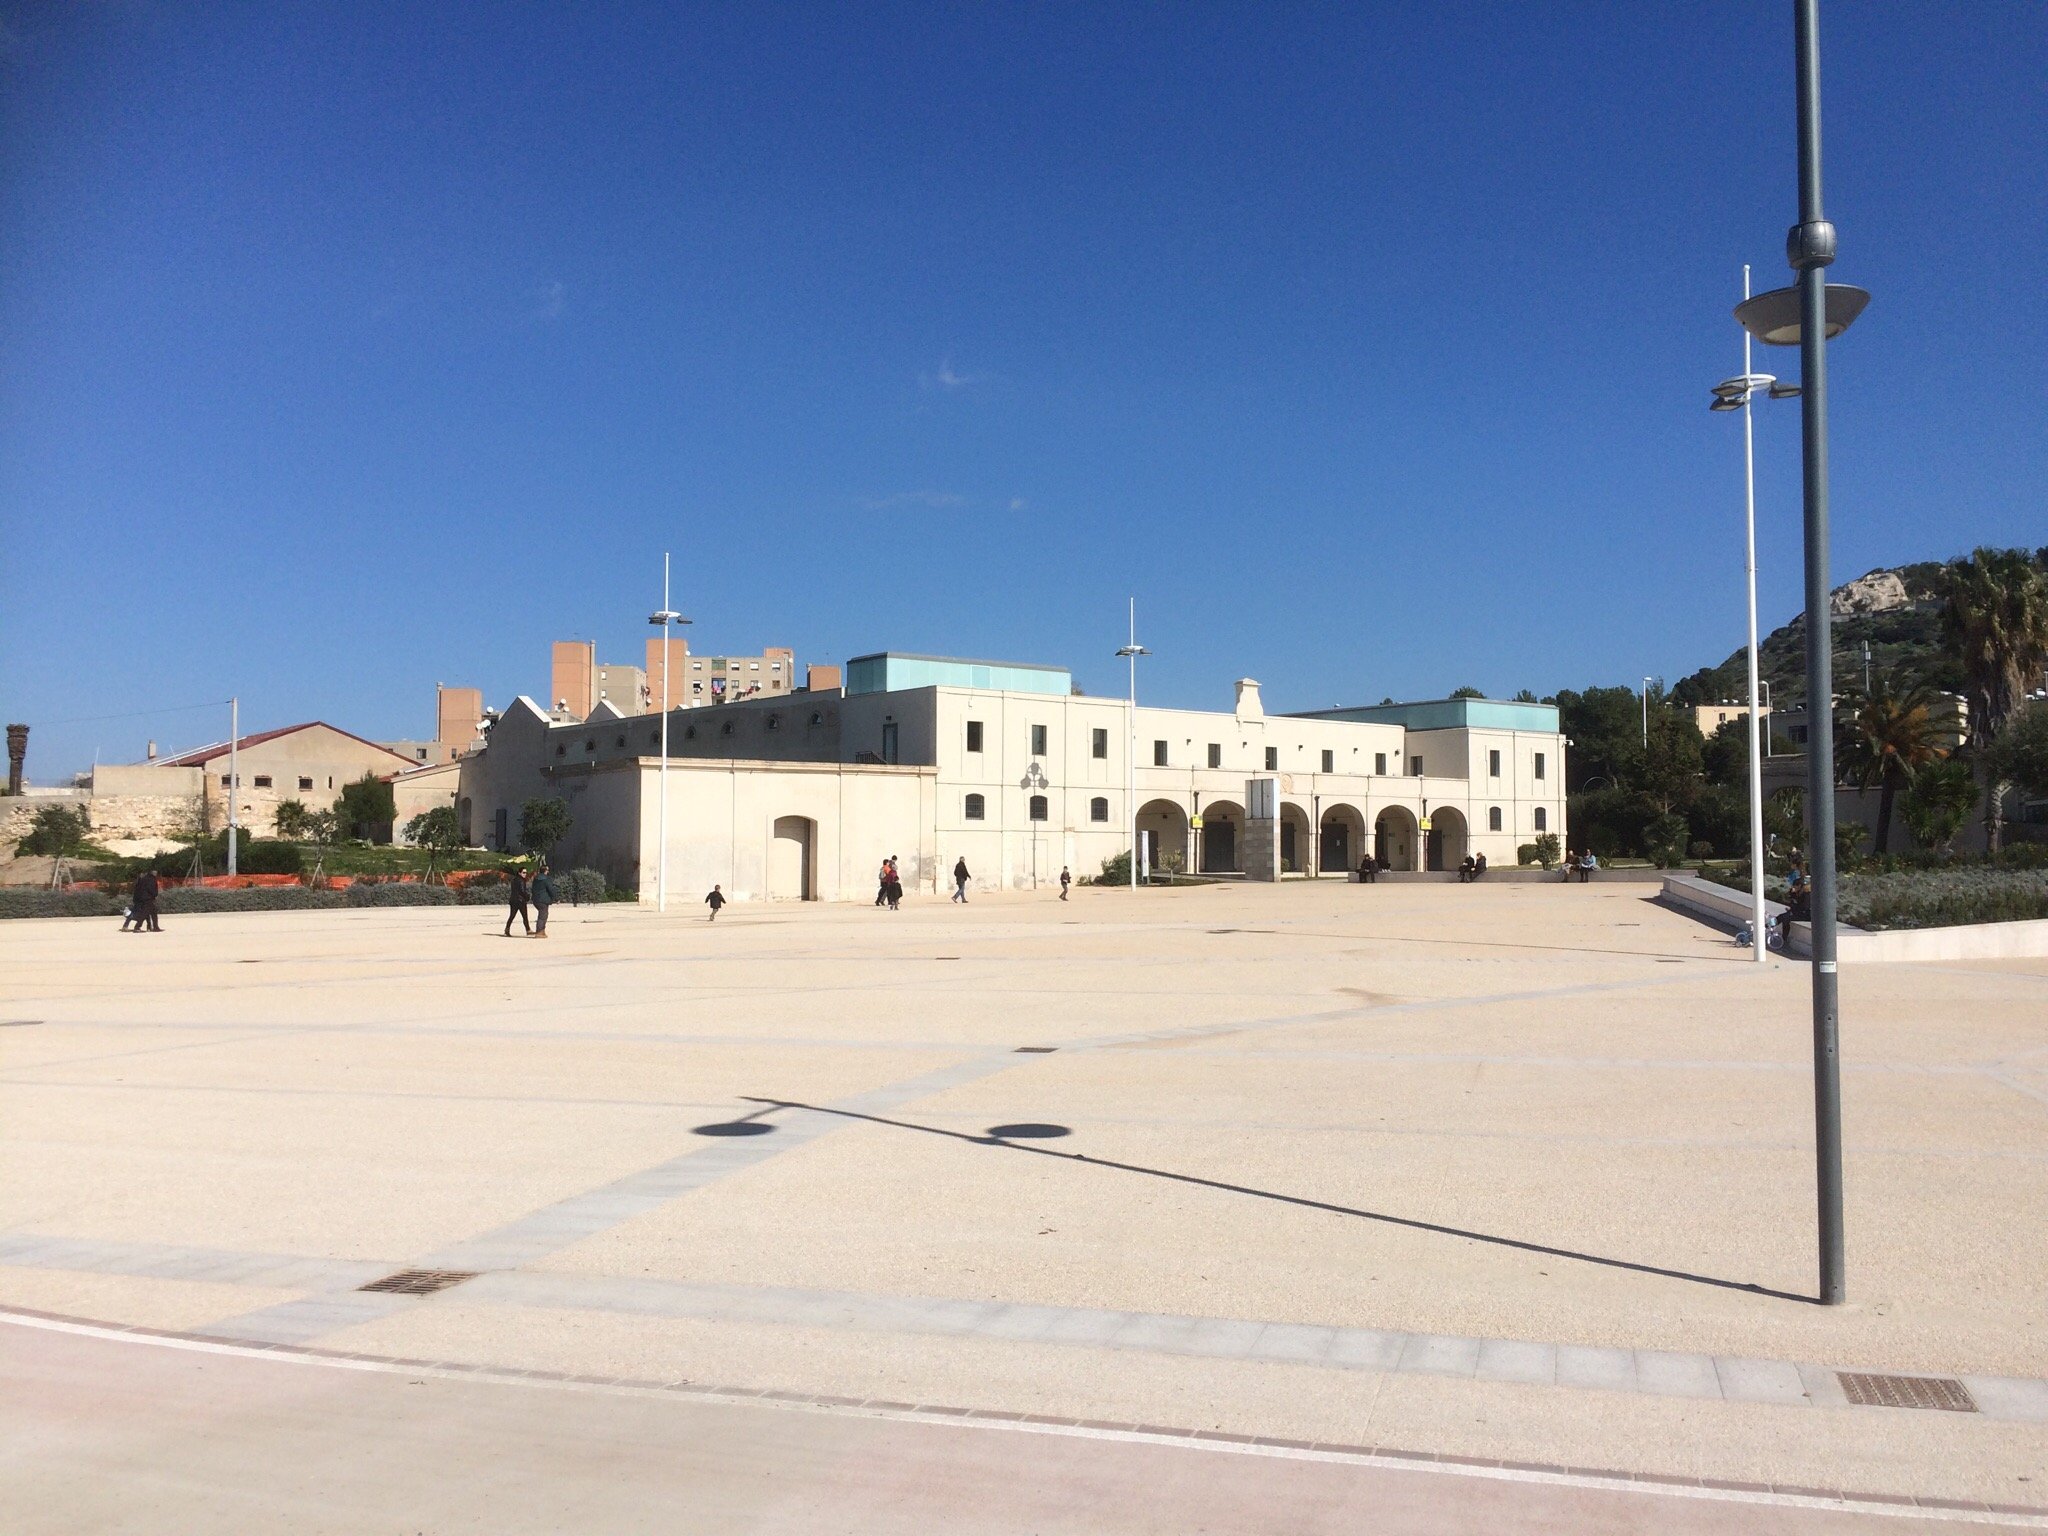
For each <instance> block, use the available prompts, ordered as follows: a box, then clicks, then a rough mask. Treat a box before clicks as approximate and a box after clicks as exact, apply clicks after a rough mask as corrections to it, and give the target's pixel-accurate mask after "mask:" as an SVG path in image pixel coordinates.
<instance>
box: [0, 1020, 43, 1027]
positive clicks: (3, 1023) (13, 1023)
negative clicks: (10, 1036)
mask: <svg viewBox="0 0 2048 1536" xmlns="http://www.w3.org/2000/svg"><path fill="white" fill-rule="evenodd" d="M42 1022H43V1021H42V1020H41V1019H0V1029H29V1028H32V1027H33V1026H35V1025H37V1024H40V1023H42Z"/></svg>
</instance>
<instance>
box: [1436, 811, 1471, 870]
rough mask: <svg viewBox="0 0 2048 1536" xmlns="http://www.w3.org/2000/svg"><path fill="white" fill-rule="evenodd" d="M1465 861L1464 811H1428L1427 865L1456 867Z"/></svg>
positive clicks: (1442, 867)
mask: <svg viewBox="0 0 2048 1536" xmlns="http://www.w3.org/2000/svg"><path fill="white" fill-rule="evenodd" d="M1464 862H1465V813H1464V812H1463V811H1453V810H1449V809H1444V810H1436V811H1431V812H1430V813H1429V867H1430V868H1431V869H1456V868H1457V867H1458V866H1459V865H1460V864H1462V863H1464Z"/></svg>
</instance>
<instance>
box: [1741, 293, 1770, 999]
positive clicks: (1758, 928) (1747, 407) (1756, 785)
mask: <svg viewBox="0 0 2048 1536" xmlns="http://www.w3.org/2000/svg"><path fill="white" fill-rule="evenodd" d="M1742 297H1743V299H1744V300H1745V301H1747V300H1748V298H1749V265H1748V263H1746V262H1745V263H1744V264H1743V268H1742ZM1749 376H1750V375H1749V332H1747V331H1744V332H1743V333H1742V379H1743V386H1742V484H1743V490H1744V503H1743V505H1744V509H1745V521H1744V525H1743V526H1744V530H1745V532H1746V534H1747V537H1748V543H1747V545H1746V546H1745V555H1744V562H1743V568H1742V569H1743V576H1744V578H1745V579H1746V580H1747V582H1748V585H1749V932H1750V945H1751V948H1752V950H1753V952H1754V953H1753V958H1754V959H1755V960H1756V963H1757V964H1759V965H1761V964H1763V963H1764V958H1765V948H1766V946H1765V943H1764V759H1763V742H1762V741H1761V740H1760V739H1759V737H1758V734H1757V733H1758V731H1759V730H1760V729H1761V728H1762V725H1763V715H1762V713H1761V712H1760V711H1759V710H1758V708H1757V695H1758V693H1759V691H1760V690H1759V687H1758V684H1757V666H1756V439H1755V436H1754V433H1753V431H1752V420H1753V418H1754V416H1755V414H1756V404H1755V401H1756V391H1755V390H1754V389H1753V388H1751V387H1750V384H1749Z"/></svg>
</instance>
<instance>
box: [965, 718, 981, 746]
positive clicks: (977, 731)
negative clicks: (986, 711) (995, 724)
mask: <svg viewBox="0 0 2048 1536" xmlns="http://www.w3.org/2000/svg"><path fill="white" fill-rule="evenodd" d="M967 750H968V751H970V752H979V751H980V750H981V722H980V721H979V720H970V721H968V722H967Z"/></svg>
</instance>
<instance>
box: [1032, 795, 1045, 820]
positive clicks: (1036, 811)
mask: <svg viewBox="0 0 2048 1536" xmlns="http://www.w3.org/2000/svg"><path fill="white" fill-rule="evenodd" d="M1045 811H1046V806H1045V796H1043V795H1033V796H1032V797H1031V819H1032V820H1033V821H1043V820H1045Z"/></svg>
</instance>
